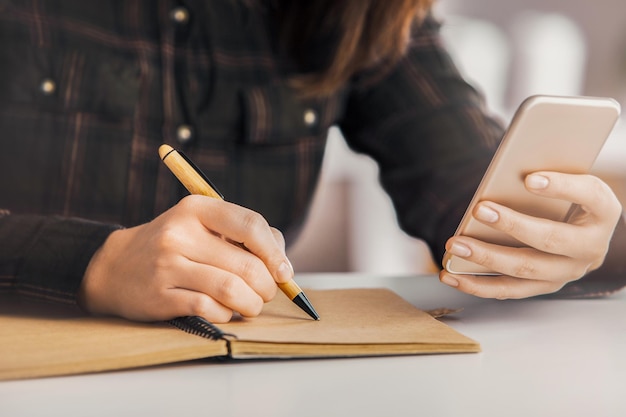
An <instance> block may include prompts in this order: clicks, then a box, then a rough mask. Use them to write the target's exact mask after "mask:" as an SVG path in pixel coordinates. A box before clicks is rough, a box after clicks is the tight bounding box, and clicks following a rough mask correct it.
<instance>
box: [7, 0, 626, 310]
mask: <svg viewBox="0 0 626 417" xmlns="http://www.w3.org/2000/svg"><path fill="white" fill-rule="evenodd" d="M430 6H431V4H430V0H396V1H387V0H368V1H365V0H352V1H348V0H346V1H343V2H336V1H332V0H317V1H309V2H299V1H297V0H293V1H291V0H277V1H267V2H262V1H243V0H214V1H201V0H192V1H188V2H186V3H185V5H184V6H183V5H182V4H181V3H178V2H171V1H160V2H153V1H149V0H143V1H141V0H135V1H128V0H126V1H122V0H119V1H114V0H111V1H109V2H98V3H97V4H88V3H84V2H82V1H80V0H65V1H61V2H57V3H55V4H50V3H44V4H42V5H41V7H37V4H36V3H32V4H30V3H29V5H23V4H22V2H17V1H16V2H11V1H8V2H6V3H5V5H4V6H3V7H4V10H3V11H2V13H0V19H1V20H2V24H1V25H0V31H2V36H1V37H0V39H2V42H3V44H2V46H1V47H0V51H1V52H0V53H1V56H0V62H2V63H3V64H2V65H1V69H0V71H2V74H1V75H2V76H1V77H0V83H1V84H0V92H1V93H2V94H1V96H2V97H1V98H0V103H1V104H0V124H1V125H2V127H3V136H2V139H1V140H2V145H3V153H2V155H0V159H1V161H0V162H1V166H2V167H3V168H2V169H3V172H4V175H3V176H2V177H3V178H2V179H0V195H2V196H3V197H2V201H1V203H0V207H1V208H3V209H5V211H4V213H5V215H4V216H2V217H0V244H1V245H2V248H1V250H0V268H1V269H0V276H1V277H2V278H1V279H2V281H0V282H2V284H3V287H4V288H5V289H7V290H8V291H9V292H11V293H12V294H25V295H31V296H36V297H40V298H47V299H52V300H56V301H59V302H65V303H70V304H71V303H79V305H81V306H82V307H83V308H84V309H85V310H87V311H88V312H91V313H94V314H113V315H119V316H123V317H126V318H129V319H134V320H162V319H168V318H172V317H175V316H184V315H200V316H203V317H205V318H206V319H208V320H211V321H214V322H223V321H228V320H229V319H230V318H231V316H232V314H233V311H237V312H239V313H241V314H243V315H245V316H254V315H257V314H259V312H260V311H261V308H262V305H263V303H264V302H265V301H268V300H270V299H271V298H272V297H273V296H274V295H275V293H276V282H285V281H287V280H289V279H291V278H292V276H293V269H292V268H291V265H290V263H289V260H288V259H287V257H286V255H285V239H284V238H283V235H282V233H281V232H279V230H281V231H284V233H285V237H286V240H287V241H288V242H290V241H291V240H292V239H294V237H295V235H296V233H297V230H298V228H299V226H300V225H301V224H302V222H303V220H304V218H305V215H306V211H307V207H308V205H309V203H310V200H311V196H312V193H313V191H314V188H315V184H316V182H317V178H318V174H319V169H320V166H321V161H322V156H323V150H324V145H325V140H326V134H327V131H328V128H329V127H330V126H331V125H335V124H336V125H338V126H339V127H340V128H341V130H342V132H343V134H344V136H345V137H346V139H347V140H348V142H349V144H350V145H351V146H352V147H353V148H354V149H355V150H357V151H359V152H363V153H366V154H369V155H371V156H372V157H373V158H374V159H375V160H376V161H377V162H378V164H379V166H380V170H381V183H382V185H383V187H384V188H385V190H386V191H387V192H388V193H389V195H390V196H391V197H392V199H393V201H394V205H395V208H396V211H397V213H398V218H399V220H400V223H401V226H402V227H403V228H404V230H405V231H407V232H408V233H410V234H411V235H413V236H416V237H419V238H421V239H424V240H425V241H426V242H427V243H428V244H429V245H430V247H431V249H432V251H433V256H434V257H435V259H437V261H439V260H440V259H441V254H442V252H443V250H444V247H445V248H447V249H448V250H449V251H451V252H453V253H455V254H457V255H459V256H464V257H466V258H467V259H469V260H473V261H477V262H479V263H483V264H484V265H486V266H487V267H493V268H496V269H497V270H498V271H499V272H501V273H502V274H503V275H502V276H499V277H490V278H489V279H484V278H480V277H472V276H456V275H451V274H447V273H445V272H441V274H440V279H441V281H442V282H444V283H446V284H448V285H451V286H454V287H456V288H458V289H459V290H461V291H465V292H468V293H472V294H476V295H478V296H482V297H497V298H510V297H528V296H533V295H539V294H546V293H553V292H555V291H557V290H559V289H560V288H561V287H562V286H563V285H565V284H567V283H568V282H573V281H576V280H578V279H579V278H581V276H583V275H584V274H585V273H588V272H590V271H594V270H595V274H594V273H588V274H587V276H585V278H584V279H582V280H580V281H577V282H575V283H574V284H572V285H570V286H568V287H566V289H565V290H566V291H568V292H569V293H571V294H574V295H577V294H587V293H590V292H592V293H593V292H596V291H610V290H614V289H616V288H619V287H621V285H622V282H623V281H624V279H625V278H626V275H625V274H624V271H623V269H624V261H622V260H620V256H619V255H620V250H621V252H623V247H622V248H621V249H620V247H619V246H618V245H614V244H612V245H611V247H610V253H609V257H607V260H606V261H605V255H606V253H607V250H609V242H610V240H611V236H612V234H613V230H614V228H615V226H616V224H617V223H618V220H619V219H620V215H621V206H620V204H619V202H618V201H617V199H616V198H615V195H614V194H613V193H612V191H611V190H610V189H609V188H608V187H607V186H606V185H605V184H604V183H602V182H601V181H600V180H599V179H598V178H595V177H592V176H572V175H565V174H559V173H554V172H543V173H538V174H533V175H530V176H529V177H528V178H527V179H526V183H527V185H528V188H529V190H530V191H531V192H535V193H539V194H543V195H547V196H552V197H557V198H562V199H565V200H569V201H572V202H576V203H579V204H581V205H582V207H583V210H582V211H581V212H580V214H579V215H578V216H576V217H575V218H573V219H572V220H571V221H570V224H560V223H556V222H550V223H548V224H546V223H545V222H544V221H543V220H541V219H533V218H526V217H524V216H521V215H520V214H519V213H515V212H513V211H512V210H510V209H508V208H506V207H503V206H500V205H497V204H495V203H493V202H483V204H481V205H480V207H481V208H480V209H478V211H477V212H476V216H477V218H479V219H480V220H481V221H483V222H486V223H488V224H490V225H491V226H492V227H494V228H497V229H500V230H506V231H509V233H510V234H512V235H513V236H514V237H517V238H520V239H521V240H523V241H527V242H529V243H531V246H532V247H531V248H530V249H523V250H522V249H510V248H505V247H494V246H490V245H487V244H485V243H484V242H479V241H476V240H473V239H470V238H467V237H456V238H452V239H450V240H449V241H447V240H448V238H449V237H450V236H451V235H452V233H453V231H454V229H455V227H456V225H457V223H458V221H459V219H460V218H461V215H462V213H463V210H464V209H465V207H466V205H467V203H468V201H469V199H470V198H471V195H472V193H473V191H474V190H475V188H476V185H477V184H478V182H479V180H480V178H481V176H482V174H483V172H484V170H485V168H486V166H487V164H488V163H489V161H490V159H491V156H492V154H493V151H494V149H495V147H496V146H497V143H498V140H499V138H500V137H501V135H502V129H501V126H500V125H499V124H498V123H497V122H496V121H495V120H494V119H492V118H491V117H490V116H489V115H488V114H487V112H486V110H485V108H484V106H483V102H482V100H481V97H480V96H479V95H478V94H477V92H476V91H475V90H474V89H473V88H472V87H471V86H469V85H468V84H467V83H465V82H464V81H463V80H462V78H461V77H460V76H459V74H458V72H457V71H456V69H455V67H454V65H453V64H452V63H451V62H450V60H449V57H448V55H447V54H446V52H445V50H444V48H443V47H442V46H441V44H440V41H439V37H438V24H437V23H436V22H435V21H434V20H433V19H432V17H430V16H429V13H428V12H429V10H430ZM9 40H10V42H9ZM162 142H165V143H170V144H172V145H174V146H175V147H178V148H180V149H182V150H184V151H185V153H187V154H188V155H189V156H190V157H191V159H193V160H194V161H195V162H196V164H198V165H199V166H200V167H201V168H202V169H203V170H204V171H205V172H206V174H207V175H208V176H209V177H210V178H211V179H212V180H213V182H214V183H215V184H216V185H217V186H218V187H219V188H220V189H221V191H222V192H224V194H225V195H226V196H227V197H228V198H229V200H230V201H231V203H228V202H222V201H216V200H213V199H209V198H203V197H198V196H189V197H184V198H183V196H184V195H185V192H184V190H183V188H182V187H181V186H180V184H178V183H177V181H176V179H175V178H174V177H173V176H172V175H171V174H170V173H169V172H168V171H167V169H166V168H165V167H164V166H163V165H162V164H161V163H160V162H159V160H158V157H157V156H156V152H157V148H158V146H159V145H160V144H161V143H162ZM590 197H592V198H590ZM620 224H621V223H620ZM270 225H271V226H270ZM620 227H621V226H620ZM622 235H623V234H622V232H621V230H620V232H619V233H617V234H616V237H617V238H620V239H623V238H621V237H620V236H622ZM229 241H235V242H242V243H243V244H244V245H245V246H246V248H247V249H248V251H246V250H243V249H241V248H240V247H238V246H236V245H232V244H231V243H229ZM446 241H447V242H446ZM580 242H585V245H580ZM601 265H603V266H602V268H601V269H597V268H599V267H600V266H601Z"/></svg>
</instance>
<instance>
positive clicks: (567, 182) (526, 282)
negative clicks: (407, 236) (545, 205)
mask: <svg viewBox="0 0 626 417" xmlns="http://www.w3.org/2000/svg"><path fill="white" fill-rule="evenodd" d="M525 185H526V188H527V189H528V190H529V191H530V192H532V193H535V194H538V195H542V196H546V197H550V198H558V199H562V200H567V201H571V202H573V203H575V204H577V205H578V207H577V210H576V211H575V212H574V214H573V215H572V216H571V217H570V218H569V219H568V222H567V223H562V222H556V221H550V220H546V219H540V218H536V217H530V216H526V215H524V214H520V213H519V212H516V211H514V210H511V209H509V208H507V207H504V206H502V205H499V204H496V203H494V202H490V201H483V202H481V203H479V204H478V205H477V206H476V208H475V210H474V212H473V215H474V217H475V218H476V219H477V220H479V221H481V222H482V223H484V224H486V225H489V226H490V227H493V228H494V229H497V230H500V231H503V232H506V233H507V234H509V235H511V236H513V237H514V238H516V239H517V240H519V241H521V242H523V243H525V244H526V245H528V247H525V248H510V247H505V246H498V245H494V244H489V243H485V242H481V241H479V240H476V239H473V238H470V237H467V236H456V237H452V238H450V239H449V240H448V242H447V243H446V250H447V251H449V252H451V253H452V254H454V255H457V256H460V257H463V258H465V259H467V260H469V261H472V262H474V263H477V264H481V265H484V266H486V267H487V268H490V269H491V270H493V271H496V272H499V273H501V274H502V275H497V276H474V275H457V274H450V273H448V272H446V271H445V270H443V271H441V272H440V274H439V279H440V280H441V281H442V282H444V283H445V284H448V285H450V286H452V287H456V288H458V289H459V290H461V291H463V292H466V293H469V294H474V295H477V296H479V297H488V298H498V299H507V298H524V297H530V296H534V295H539V294H548V293H552V292H555V291H558V290H559V289H561V288H562V287H563V286H564V285H565V284H567V283H568V282H570V281H574V280H577V279H579V278H581V277H582V276H583V275H585V274H586V273H587V272H589V271H591V270H593V269H596V268H598V267H599V266H600V265H602V263H603V261H604V258H605V256H606V253H607V250H608V247H609V242H610V240H611V236H612V234H613V230H614V229H615V226H616V225H617V222H618V220H619V218H620V216H621V213H622V207H621V205H620V203H619V201H618V199H617V197H616V196H615V194H614V193H613V191H612V190H611V189H610V188H609V186H608V185H606V184H605V183H604V182H602V181H601V180H600V179H599V178H597V177H594V176H591V175H569V174H561V173H555V172H538V173H534V174H531V175H529V176H527V177H526V180H525Z"/></svg>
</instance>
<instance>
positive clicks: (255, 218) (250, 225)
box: [243, 211, 269, 234]
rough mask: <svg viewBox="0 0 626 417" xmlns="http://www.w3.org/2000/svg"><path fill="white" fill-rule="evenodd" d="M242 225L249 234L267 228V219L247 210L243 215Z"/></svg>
mask: <svg viewBox="0 0 626 417" xmlns="http://www.w3.org/2000/svg"><path fill="white" fill-rule="evenodd" d="M243 225H244V227H245V229H246V230H248V231H249V232H250V233H251V234H257V233H259V232H261V231H262V230H264V229H267V228H269V224H268V223H267V220H265V218H264V217H263V216H262V215H260V214H259V213H257V212H255V211H248V212H246V214H245V215H244V217H243Z"/></svg>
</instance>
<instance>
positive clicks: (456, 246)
mask: <svg viewBox="0 0 626 417" xmlns="http://www.w3.org/2000/svg"><path fill="white" fill-rule="evenodd" d="M448 250H449V251H450V253H451V254H453V255H456V256H460V257H461V258H467V257H468V256H470V255H471V254H472V250H471V249H470V248H469V246H467V245H464V244H462V243H458V242H454V243H453V244H452V245H451V246H450V249H448Z"/></svg>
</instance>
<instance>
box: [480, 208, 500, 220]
mask: <svg viewBox="0 0 626 417" xmlns="http://www.w3.org/2000/svg"><path fill="white" fill-rule="evenodd" d="M475 217H476V218H477V219H478V220H482V221H484V222H487V223H495V222H497V221H498V219H499V218H500V216H499V215H498V212H497V211H495V210H494V209H492V208H490V207H487V206H483V205H480V206H478V210H476V214H475Z"/></svg>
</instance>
